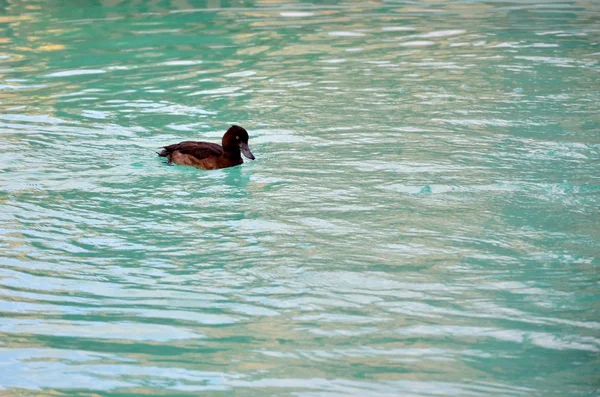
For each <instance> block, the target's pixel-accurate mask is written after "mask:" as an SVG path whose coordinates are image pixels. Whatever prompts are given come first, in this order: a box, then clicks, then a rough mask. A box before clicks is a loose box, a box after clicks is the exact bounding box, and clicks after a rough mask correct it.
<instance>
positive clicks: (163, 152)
mask: <svg viewBox="0 0 600 397" xmlns="http://www.w3.org/2000/svg"><path fill="white" fill-rule="evenodd" d="M169 153H170V152H169V151H168V150H167V149H163V150H161V151H160V152H156V154H158V155H159V156H160V157H168V156H169Z"/></svg>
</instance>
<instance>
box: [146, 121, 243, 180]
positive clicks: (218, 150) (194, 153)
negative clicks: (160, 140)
mask: <svg viewBox="0 0 600 397" xmlns="http://www.w3.org/2000/svg"><path fill="white" fill-rule="evenodd" d="M248 138H249V137H248V132H247V131H246V130H245V129H243V128H242V127H240V126H237V125H232V126H231V127H230V128H229V129H228V130H227V132H225V135H223V139H222V140H221V145H217V144H216V143H210V142H195V141H184V142H180V143H176V144H174V145H169V146H164V148H163V150H162V151H161V152H160V153H157V154H158V155H159V156H161V157H166V158H167V161H168V164H172V163H174V164H180V165H191V166H193V167H197V168H203V169H205V170H214V169H218V168H227V167H233V166H234V165H238V164H242V163H243V162H244V160H242V156H241V154H243V155H244V156H245V157H247V158H249V159H251V160H254V155H253V154H252V152H250V148H248Z"/></svg>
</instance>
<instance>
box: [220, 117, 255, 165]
mask: <svg viewBox="0 0 600 397" xmlns="http://www.w3.org/2000/svg"><path fill="white" fill-rule="evenodd" d="M248 138H249V137H248V131H246V130H245V129H243V128H242V127H240V126H239V125H232V126H231V127H229V129H228V130H227V132H226V133H225V135H223V140H222V145H223V150H225V151H226V152H238V151H240V152H242V154H243V155H244V156H245V157H246V158H249V159H250V160H254V159H255V157H254V155H253V154H252V152H251V151H250V148H249V147H248Z"/></svg>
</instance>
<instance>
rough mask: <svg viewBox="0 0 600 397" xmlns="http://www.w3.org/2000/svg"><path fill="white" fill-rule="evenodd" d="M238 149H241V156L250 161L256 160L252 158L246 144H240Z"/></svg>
mask: <svg viewBox="0 0 600 397" xmlns="http://www.w3.org/2000/svg"><path fill="white" fill-rule="evenodd" d="M240 149H241V151H242V154H243V155H244V157H246V158H248V159H250V160H254V159H255V158H256V157H254V155H253V154H252V152H251V151H250V148H249V147H248V144H247V143H241V144H240Z"/></svg>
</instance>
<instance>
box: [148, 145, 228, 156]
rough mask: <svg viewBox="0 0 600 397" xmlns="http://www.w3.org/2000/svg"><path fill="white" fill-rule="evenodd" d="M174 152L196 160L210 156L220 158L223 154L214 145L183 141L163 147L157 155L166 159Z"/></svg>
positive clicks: (218, 146) (219, 148) (221, 150)
mask: <svg viewBox="0 0 600 397" xmlns="http://www.w3.org/2000/svg"><path fill="white" fill-rule="evenodd" d="M175 151H178V152H179V153H181V154H188V155H190V156H194V157H195V158H197V159H198V160H202V159H205V158H207V157H210V156H220V155H221V154H223V148H221V146H220V145H217V144H216V143H210V142H195V141H184V142H180V143H176V144H173V145H169V146H165V147H164V150H162V151H161V152H160V153H159V154H158V155H159V156H162V157H168V156H169V155H171V154H172V153H173V152H175Z"/></svg>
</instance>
